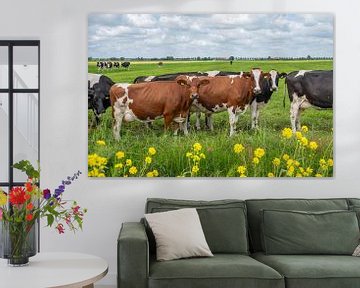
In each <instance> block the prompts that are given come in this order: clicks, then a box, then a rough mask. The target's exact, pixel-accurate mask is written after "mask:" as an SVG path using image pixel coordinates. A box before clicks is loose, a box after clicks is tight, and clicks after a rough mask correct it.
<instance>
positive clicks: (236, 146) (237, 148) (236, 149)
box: [234, 144, 245, 154]
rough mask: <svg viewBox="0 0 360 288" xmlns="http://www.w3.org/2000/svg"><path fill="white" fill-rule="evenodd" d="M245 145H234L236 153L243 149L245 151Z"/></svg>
mask: <svg viewBox="0 0 360 288" xmlns="http://www.w3.org/2000/svg"><path fill="white" fill-rule="evenodd" d="M244 149H245V147H244V146H243V145H242V144H235V145H234V152H235V153H236V154H239V153H241V152H242V151H244Z"/></svg>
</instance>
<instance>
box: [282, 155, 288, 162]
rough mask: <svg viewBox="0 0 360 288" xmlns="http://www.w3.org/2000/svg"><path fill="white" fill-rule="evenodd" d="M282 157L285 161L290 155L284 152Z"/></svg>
mask: <svg viewBox="0 0 360 288" xmlns="http://www.w3.org/2000/svg"><path fill="white" fill-rule="evenodd" d="M282 158H283V159H284V160H285V161H287V160H289V159H290V156H289V155H288V154H284V155H283V156H282Z"/></svg>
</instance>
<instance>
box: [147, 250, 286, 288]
mask: <svg viewBox="0 0 360 288" xmlns="http://www.w3.org/2000/svg"><path fill="white" fill-rule="evenodd" d="M169 287H171V288H185V287H186V288H212V287H214V288H219V287H221V288H234V287H247V288H255V287H256V288H267V287H268V288H284V287H285V284H284V279H283V277H282V276H281V275H280V274H279V273H278V272H277V271H275V270H274V269H272V268H270V267H268V266H266V265H264V264H262V263H260V262H258V261H256V260H254V259H252V258H251V257H249V256H246V255H236V254H215V255H214V257H211V258H206V259H205V258H193V259H181V260H176V261H166V262H157V261H155V260H153V261H150V272H149V288H169Z"/></svg>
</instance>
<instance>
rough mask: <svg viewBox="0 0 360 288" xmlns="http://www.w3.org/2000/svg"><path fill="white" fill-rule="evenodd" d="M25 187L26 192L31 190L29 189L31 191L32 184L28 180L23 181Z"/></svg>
mask: <svg viewBox="0 0 360 288" xmlns="http://www.w3.org/2000/svg"><path fill="white" fill-rule="evenodd" d="M25 187H26V190H27V191H28V192H31V191H33V189H34V188H33V186H32V184H31V183H30V182H26V183H25Z"/></svg>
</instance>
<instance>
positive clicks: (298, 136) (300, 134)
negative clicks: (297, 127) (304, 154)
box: [295, 131, 303, 140]
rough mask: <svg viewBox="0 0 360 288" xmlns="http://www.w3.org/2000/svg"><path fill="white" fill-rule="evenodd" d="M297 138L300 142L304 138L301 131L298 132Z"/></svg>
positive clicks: (296, 133)
mask: <svg viewBox="0 0 360 288" xmlns="http://www.w3.org/2000/svg"><path fill="white" fill-rule="evenodd" d="M295 136H296V139H298V140H300V139H301V138H302V137H303V136H302V133H301V132H300V131H296V132H295Z"/></svg>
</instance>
